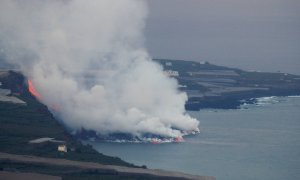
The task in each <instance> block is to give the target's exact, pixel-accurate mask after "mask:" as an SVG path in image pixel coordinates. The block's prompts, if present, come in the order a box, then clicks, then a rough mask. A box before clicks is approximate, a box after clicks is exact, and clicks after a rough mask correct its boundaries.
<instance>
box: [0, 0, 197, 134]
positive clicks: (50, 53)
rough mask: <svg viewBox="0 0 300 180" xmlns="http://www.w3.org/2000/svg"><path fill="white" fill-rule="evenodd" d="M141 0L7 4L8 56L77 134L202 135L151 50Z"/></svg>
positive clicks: (1, 30) (9, 0)
mask: <svg viewBox="0 0 300 180" xmlns="http://www.w3.org/2000/svg"><path fill="white" fill-rule="evenodd" d="M146 16H147V6H146V4H145V2H144V1H141V0H121V1H120V0H42V1H41V0H26V1H25V0H1V1H0V46H1V54H2V55H4V56H5V59H6V60H7V61H8V62H9V63H11V64H15V65H18V66H19V67H20V69H21V70H22V71H23V73H24V74H25V75H26V76H27V77H28V78H29V79H31V80H32V82H33V84H34V86H35V88H36V89H37V91H38V92H39V93H40V94H41V96H42V98H41V99H40V100H41V101H42V102H43V103H44V104H46V105H47V106H48V107H49V108H50V109H52V111H53V113H54V114H55V115H56V116H58V117H60V119H62V120H63V122H64V123H65V124H66V125H67V126H68V127H70V128H72V129H73V130H80V129H81V128H85V129H88V130H95V131H96V132H98V133H100V134H107V133H130V134H132V135H136V136H141V135H143V134H145V133H151V134H156V135H160V136H165V137H178V136H182V132H183V131H198V125H199V122H198V121H197V120H196V119H194V118H191V117H190V116H189V115H187V114H186V112H185V109H184V104H185V101H186V100H187V96H186V94H185V93H182V92H179V91H178V90H177V85H178V84H177V82H176V81H175V80H174V79H170V78H168V77H166V76H165V75H164V74H163V71H162V67H161V66H159V65H158V64H156V63H154V62H152V60H151V58H150V57H149V55H148V54H147V51H146V50H145V49H144V46H143V44H144V39H143V33H142V32H143V28H144V26H145V18H146Z"/></svg>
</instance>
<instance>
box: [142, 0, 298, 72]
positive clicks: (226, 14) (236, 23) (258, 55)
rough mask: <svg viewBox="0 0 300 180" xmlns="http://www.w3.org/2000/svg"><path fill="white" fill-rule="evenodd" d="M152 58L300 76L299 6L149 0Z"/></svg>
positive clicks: (262, 0)
mask: <svg viewBox="0 0 300 180" xmlns="http://www.w3.org/2000/svg"><path fill="white" fill-rule="evenodd" d="M148 4H149V17H148V20H147V25H146V30H145V34H146V45H147V48H148V50H149V52H150V54H151V56H152V57H155V58H172V59H186V60H195V61H205V60H206V61H209V62H212V63H216V64H219V65H227V66H232V67H239V68H243V69H247V70H261V71H271V72H274V71H278V70H280V71H282V72H289V73H296V74H300V0H148Z"/></svg>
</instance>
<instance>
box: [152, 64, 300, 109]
mask: <svg viewBox="0 0 300 180" xmlns="http://www.w3.org/2000/svg"><path fill="white" fill-rule="evenodd" d="M155 61H156V62H158V63H160V64H161V65H162V66H163V69H164V70H165V72H166V74H167V75H169V76H171V77H173V78H175V79H177V81H178V82H179V84H180V87H179V89H180V90H182V91H185V92H186V93H187V95H188V102H187V103H186V109H188V110H199V109H201V108H225V109H228V108H238V107H239V106H240V105H241V104H242V103H244V102H245V101H246V102H249V103H251V102H252V103H253V102H255V100H253V99H252V98H257V97H263V96H287V95H300V76H297V75H292V74H287V73H267V72H249V71H243V70H240V69H235V68H228V67H224V66H216V65H213V64H210V63H208V62H203V63H199V62H193V61H182V60H167V59H156V60H155Z"/></svg>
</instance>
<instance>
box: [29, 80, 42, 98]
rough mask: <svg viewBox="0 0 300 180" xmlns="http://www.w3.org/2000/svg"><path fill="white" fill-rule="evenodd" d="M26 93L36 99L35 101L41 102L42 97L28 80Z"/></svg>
mask: <svg viewBox="0 0 300 180" xmlns="http://www.w3.org/2000/svg"><path fill="white" fill-rule="evenodd" d="M28 91H29V92H30V93H31V95H33V96H34V97H36V98H37V99H39V100H41V99H42V96H41V94H40V93H39V92H37V90H36V89H35V87H34V86H33V84H32V81H31V80H28Z"/></svg>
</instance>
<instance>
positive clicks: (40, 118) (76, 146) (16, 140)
mask: <svg viewBox="0 0 300 180" xmlns="http://www.w3.org/2000/svg"><path fill="white" fill-rule="evenodd" d="M24 80H25V79H24V76H22V75H21V74H20V73H16V72H13V71H1V73H0V82H1V86H0V88H1V89H10V90H11V94H10V95H9V96H15V97H17V98H19V99H21V100H23V101H24V102H26V104H16V103H12V102H2V101H0V152H7V153H14V154H28V155H36V156H43V157H54V158H66V159H70V160H80V161H92V162H98V163H102V164H113V165H123V166H133V165H132V164H129V163H127V162H124V161H122V160H121V159H119V158H117V157H109V156H105V155H103V154H101V153H98V152H97V151H96V150H94V149H93V148H92V147H91V146H89V145H86V146H84V145H82V144H81V143H80V142H79V141H77V140H76V139H74V138H73V137H72V136H70V135H69V134H68V132H66V131H65V129H64V127H63V126H62V125H61V124H60V123H59V122H58V121H57V120H56V119H55V118H54V117H53V116H52V114H51V113H50V112H49V111H48V109H47V107H46V106H45V105H43V104H41V103H40V102H38V101H37V100H36V99H35V98H34V97H32V96H31V95H30V93H29V92H28V91H27V87H26V84H25V83H24V82H25V81H24ZM44 137H50V138H55V139H56V140H60V141H65V143H64V144H66V145H67V147H68V153H59V152H58V151H57V148H58V144H57V143H53V142H44V143H35V144H34V143H29V141H30V140H34V139H38V138H44Z"/></svg>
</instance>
